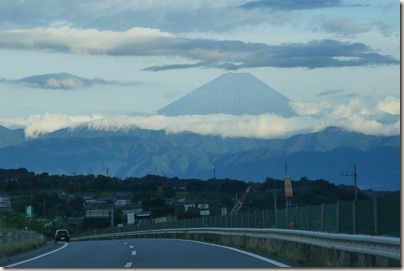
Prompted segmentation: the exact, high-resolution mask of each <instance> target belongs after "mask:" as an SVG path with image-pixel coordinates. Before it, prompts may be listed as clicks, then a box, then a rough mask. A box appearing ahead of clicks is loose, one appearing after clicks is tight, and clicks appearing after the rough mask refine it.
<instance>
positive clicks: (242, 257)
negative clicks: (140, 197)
mask: <svg viewBox="0 0 404 271" xmlns="http://www.w3.org/2000/svg"><path fill="white" fill-rule="evenodd" d="M5 267H9V268H125V267H126V268H279V267H288V266H287V265H286V264H282V263H280V262H277V261H274V260H271V259H269V258H264V257H262V256H258V255H255V254H252V253H249V252H244V251H241V250H237V249H234V248H230V247H224V246H219V245H213V244H208V243H202V242H196V241H188V240H178V239H121V240H104V241H84V242H71V243H62V244H61V246H60V247H58V248H57V249H55V250H52V251H49V252H47V253H44V254H41V255H38V256H36V257H34V258H27V259H20V261H19V262H16V263H13V264H10V265H7V266H5Z"/></svg>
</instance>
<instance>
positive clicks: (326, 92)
mask: <svg viewBox="0 0 404 271" xmlns="http://www.w3.org/2000/svg"><path fill="white" fill-rule="evenodd" d="M341 92H344V90H343V89H330V90H324V91H322V92H320V93H318V96H333V95H336V94H340V93H341Z"/></svg>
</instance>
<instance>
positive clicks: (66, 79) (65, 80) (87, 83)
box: [0, 73, 139, 90]
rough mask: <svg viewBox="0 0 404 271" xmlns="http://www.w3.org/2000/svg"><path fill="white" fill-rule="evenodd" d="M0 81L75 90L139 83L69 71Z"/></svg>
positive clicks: (34, 86)
mask: <svg viewBox="0 0 404 271" xmlns="http://www.w3.org/2000/svg"><path fill="white" fill-rule="evenodd" d="M0 83H5V84H13V85H21V86H25V87H30V88H44V89H63V90H75V89H81V88H86V87H92V86H94V85H119V86H133V85H137V84H139V83H136V82H124V81H113V80H104V79H101V78H94V79H87V78H83V77H79V76H75V75H72V74H69V73H54V74H42V75H34V76H29V77H25V78H21V79H18V80H9V79H0Z"/></svg>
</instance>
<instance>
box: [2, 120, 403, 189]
mask: <svg viewBox="0 0 404 271" xmlns="http://www.w3.org/2000/svg"><path fill="white" fill-rule="evenodd" d="M356 146H357V147H356ZM400 161H401V160H400V137H399V136H392V137H377V136H368V135H364V134H360V133H354V132H347V131H344V130H342V129H338V128H335V127H331V128H328V129H325V130H324V131H320V132H317V133H312V134H304V135H296V136H293V137H290V138H287V139H283V140H281V139H277V140H261V139H260V140H259V139H248V138H238V139H236V138H230V139H228V138H221V137H213V136H201V135H196V134H191V133H183V134H177V135H173V134H165V133H164V132H163V131H147V130H141V129H134V130H133V131H128V132H106V131H91V130H88V128H87V127H80V128H76V129H73V130H69V129H65V130H60V131H57V132H55V133H52V134H49V135H47V137H43V138H41V139H37V140H30V141H25V142H24V143H22V144H19V145H10V146H8V147H4V148H0V168H19V167H25V168H27V169H28V170H30V171H34V172H38V173H40V172H49V173H50V174H73V172H74V173H76V174H80V173H82V174H106V172H107V170H108V172H109V174H110V175H112V176H117V177H120V178H126V177H129V176H137V177H143V176H145V175H147V174H156V175H160V176H164V175H166V176H170V177H179V178H200V179H209V178H211V177H212V176H213V170H214V169H215V170H216V174H217V176H220V178H235V179H242V180H245V181H257V182H261V181H264V180H265V178H266V177H274V178H282V177H283V174H284V172H283V171H284V163H285V162H287V163H288V165H289V168H290V175H292V176H293V178H294V179H300V178H301V177H308V178H323V179H326V180H328V181H330V182H334V183H343V182H346V183H350V182H351V180H350V179H351V178H347V177H341V176H339V174H340V172H341V171H348V170H352V168H353V164H354V163H356V164H357V165H358V170H360V175H359V176H360V177H359V178H360V180H361V186H362V187H368V188H372V187H373V188H378V189H382V190H388V189H392V188H394V189H395V188H396V187H397V181H398V182H399V180H400V177H399V173H400ZM362 175H363V176H362ZM375 176H376V177H375ZM377 176H379V177H377Z"/></svg>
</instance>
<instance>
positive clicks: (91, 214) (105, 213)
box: [86, 209, 112, 218]
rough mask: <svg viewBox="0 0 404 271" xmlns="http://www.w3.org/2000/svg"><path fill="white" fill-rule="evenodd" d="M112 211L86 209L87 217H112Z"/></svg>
mask: <svg viewBox="0 0 404 271" xmlns="http://www.w3.org/2000/svg"><path fill="white" fill-rule="evenodd" d="M111 213H112V211H111V210H102V209H97V210H86V217H87V218H102V217H110V216H111Z"/></svg>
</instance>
